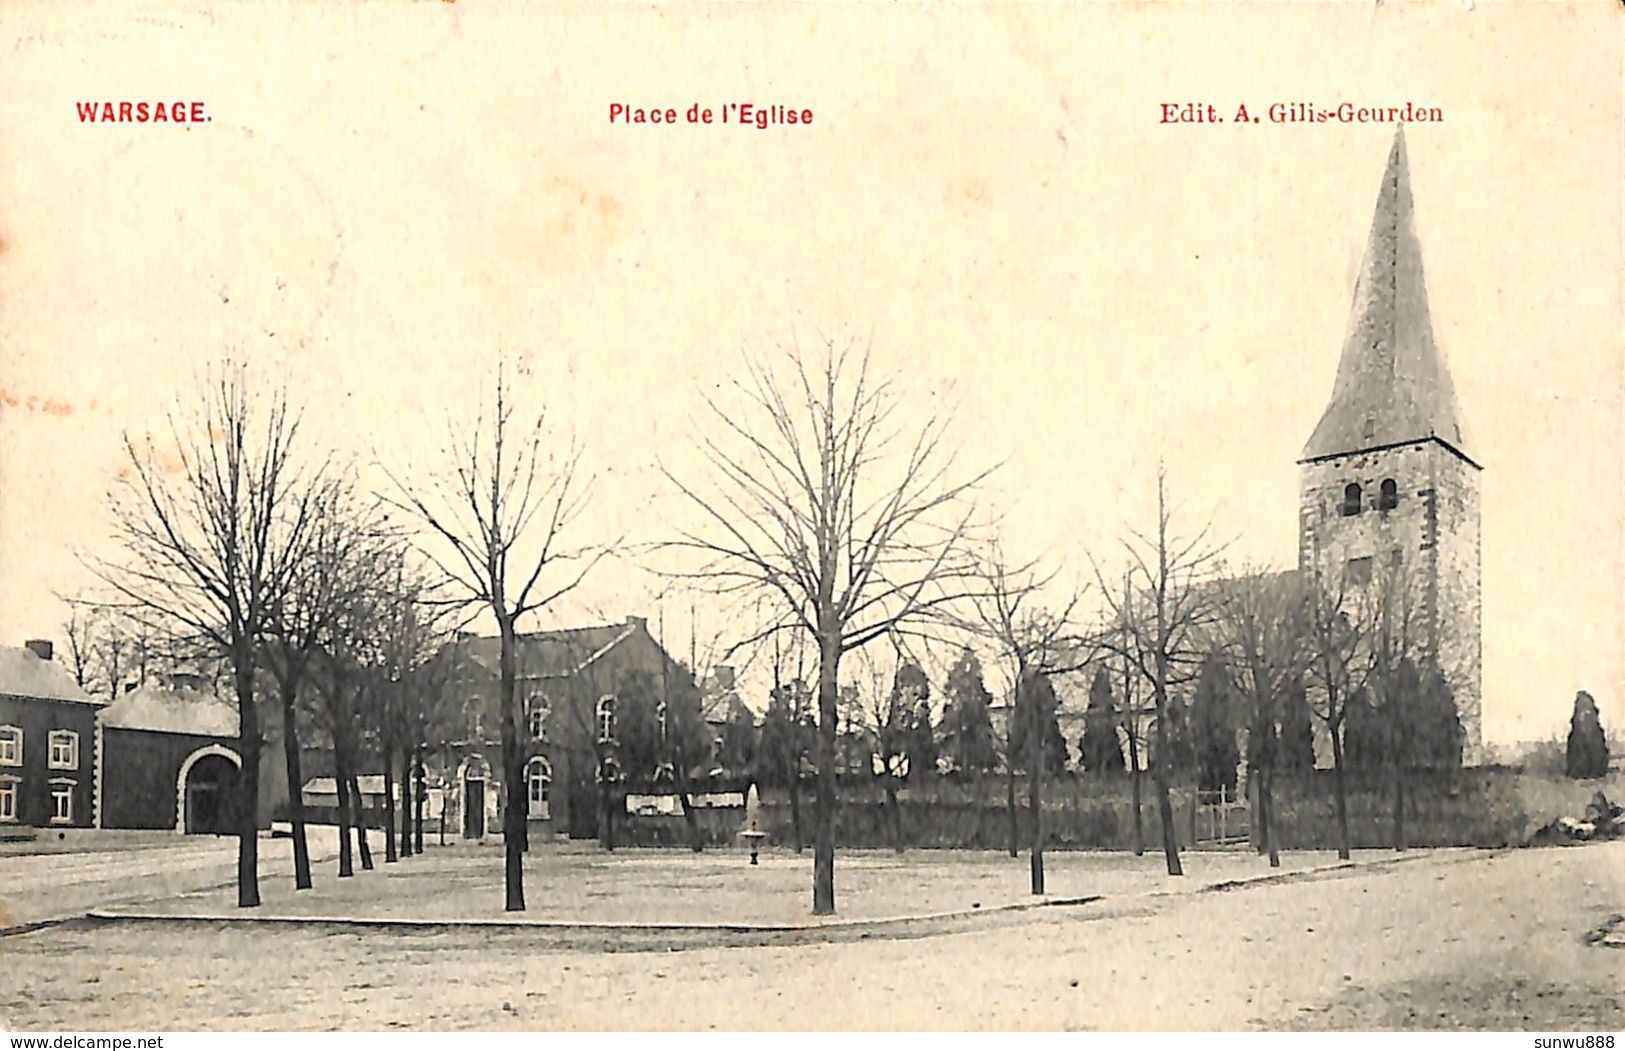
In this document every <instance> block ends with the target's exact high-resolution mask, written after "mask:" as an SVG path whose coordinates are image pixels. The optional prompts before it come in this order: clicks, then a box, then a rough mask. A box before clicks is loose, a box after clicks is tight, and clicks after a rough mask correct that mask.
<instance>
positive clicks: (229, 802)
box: [184, 754, 237, 836]
mask: <svg viewBox="0 0 1625 1051" xmlns="http://www.w3.org/2000/svg"><path fill="white" fill-rule="evenodd" d="M184 799H185V806H186V813H185V817H184V821H185V824H184V829H185V831H186V833H187V834H188V835H203V836H228V835H231V834H233V833H235V832H236V831H237V828H236V824H237V823H236V821H235V815H236V805H235V804H236V800H237V766H236V764H234V763H233V762H232V761H231V760H230V759H228V758H227V757H225V756H223V755H218V754H216V755H205V756H203V757H202V758H201V759H199V760H198V761H197V762H195V763H193V764H192V768H191V769H190V770H188V771H187V773H186V792H185V796H184Z"/></svg>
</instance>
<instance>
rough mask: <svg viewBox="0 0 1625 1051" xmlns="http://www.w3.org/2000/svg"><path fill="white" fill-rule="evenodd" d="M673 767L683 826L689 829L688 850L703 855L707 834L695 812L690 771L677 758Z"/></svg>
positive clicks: (673, 761)
mask: <svg viewBox="0 0 1625 1051" xmlns="http://www.w3.org/2000/svg"><path fill="white" fill-rule="evenodd" d="M671 766H672V772H673V773H674V774H675V775H676V778H677V802H678V803H680V804H681V805H682V807H683V824H684V825H685V826H686V827H687V829H688V849H689V850H692V851H693V852H694V853H696V854H699V853H702V852H704V850H705V832H704V831H703V830H702V829H701V828H700V818H699V815H698V814H696V813H695V812H694V797H693V795H692V793H690V792H689V786H688V771H687V770H686V769H684V768H683V764H682V763H681V762H680V761H678V760H677V759H675V758H674V759H673V760H672V764H671Z"/></svg>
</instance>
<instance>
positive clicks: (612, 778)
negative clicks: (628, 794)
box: [594, 755, 621, 784]
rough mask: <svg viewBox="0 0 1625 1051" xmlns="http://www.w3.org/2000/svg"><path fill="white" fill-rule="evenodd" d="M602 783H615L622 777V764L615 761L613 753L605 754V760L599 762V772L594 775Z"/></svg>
mask: <svg viewBox="0 0 1625 1051" xmlns="http://www.w3.org/2000/svg"><path fill="white" fill-rule="evenodd" d="M594 776H595V777H596V779H597V780H598V782H599V783H600V784H602V783H605V782H607V783H609V784H614V783H615V782H617V781H619V780H620V779H621V764H620V763H617V762H616V761H615V757H614V756H612V755H606V756H604V761H603V762H601V763H599V764H598V772H597V773H596V774H595V775H594Z"/></svg>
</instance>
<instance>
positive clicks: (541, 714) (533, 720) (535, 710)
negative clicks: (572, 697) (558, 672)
mask: <svg viewBox="0 0 1625 1051" xmlns="http://www.w3.org/2000/svg"><path fill="white" fill-rule="evenodd" d="M525 727H526V732H527V733H529V734H530V739H531V740H532V741H545V740H547V698H546V697H543V696H542V695H541V694H539V693H533V694H531V695H530V700H528V701H526V702H525Z"/></svg>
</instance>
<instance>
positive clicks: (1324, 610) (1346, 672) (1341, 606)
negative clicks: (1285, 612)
mask: <svg viewBox="0 0 1625 1051" xmlns="http://www.w3.org/2000/svg"><path fill="white" fill-rule="evenodd" d="M1312 565H1313V567H1314V568H1313V569H1312V575H1311V577H1310V579H1309V581H1308V596H1307V611H1308V627H1309V634H1310V639H1309V643H1310V645H1309V660H1308V673H1309V675H1308V678H1309V682H1310V684H1311V686H1312V687H1313V688H1312V689H1311V690H1310V691H1309V710H1310V711H1311V712H1312V713H1314V715H1315V717H1316V718H1317V719H1319V720H1320V722H1321V724H1322V725H1323V726H1325V727H1326V736H1327V738H1328V739H1329V740H1330V743H1331V749H1332V785H1333V791H1334V793H1335V795H1336V799H1337V856H1338V857H1339V858H1341V859H1342V860H1344V861H1347V860H1348V859H1349V807H1348V790H1347V787H1346V785H1345V784H1344V780H1345V770H1346V762H1345V756H1344V749H1343V730H1344V727H1345V726H1346V725H1347V721H1348V706H1349V703H1350V701H1351V700H1352V699H1354V698H1356V697H1358V696H1359V695H1360V693H1361V691H1362V690H1364V689H1365V687H1366V679H1367V677H1368V676H1369V674H1370V670H1371V665H1370V662H1369V661H1368V660H1366V659H1365V654H1366V653H1367V652H1368V649H1369V643H1370V637H1371V630H1372V623H1371V617H1372V614H1373V613H1374V612H1375V606H1374V604H1372V603H1370V602H1368V601H1364V598H1365V596H1364V595H1362V594H1361V593H1360V592H1359V591H1357V590H1356V589H1354V588H1352V587H1351V584H1350V580H1349V575H1348V574H1347V573H1346V572H1344V573H1338V574H1336V575H1335V576H1333V577H1332V578H1330V579H1327V578H1326V577H1325V576H1324V575H1323V574H1322V573H1321V571H1320V559H1319V558H1318V557H1317V558H1315V559H1314V561H1313V563H1312Z"/></svg>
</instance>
